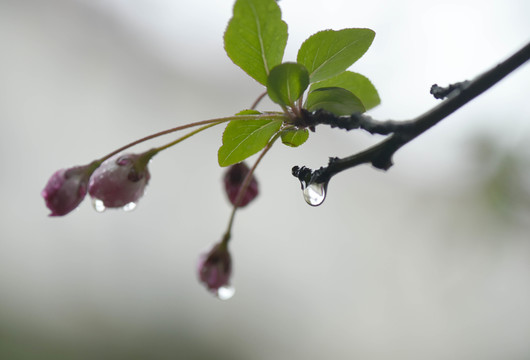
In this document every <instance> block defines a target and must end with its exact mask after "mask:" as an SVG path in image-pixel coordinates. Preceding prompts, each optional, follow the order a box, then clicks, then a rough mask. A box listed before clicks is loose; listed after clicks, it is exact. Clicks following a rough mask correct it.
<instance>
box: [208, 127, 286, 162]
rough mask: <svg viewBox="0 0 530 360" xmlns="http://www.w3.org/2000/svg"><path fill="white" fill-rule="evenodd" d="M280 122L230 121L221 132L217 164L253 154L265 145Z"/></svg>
mask: <svg viewBox="0 0 530 360" xmlns="http://www.w3.org/2000/svg"><path fill="white" fill-rule="evenodd" d="M282 123H283V122H282V121H281V120H277V119H257V120H232V121H230V122H229V123H228V125H227V126H226V129H225V131H224V133H223V145H222V146H221V147H220V148H219V151H218V153H217V158H218V161H219V165H221V166H228V165H232V164H236V163H238V162H240V161H243V160H245V159H246V158H247V157H249V156H251V155H254V154H255V153H257V152H258V151H260V150H261V149H263V148H264V147H265V145H267V143H268V142H269V140H270V139H271V137H272V136H273V135H274V134H275V133H277V132H278V130H280V127H281V126H282Z"/></svg>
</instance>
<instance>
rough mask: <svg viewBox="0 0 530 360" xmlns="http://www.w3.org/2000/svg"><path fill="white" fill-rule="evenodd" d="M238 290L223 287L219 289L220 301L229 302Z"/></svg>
mask: <svg viewBox="0 0 530 360" xmlns="http://www.w3.org/2000/svg"><path fill="white" fill-rule="evenodd" d="M235 293H236V289H235V288H234V287H233V286H221V287H220V288H219V289H217V294H216V295H217V298H218V299H219V300H228V299H230V298H232V296H234V294H235Z"/></svg>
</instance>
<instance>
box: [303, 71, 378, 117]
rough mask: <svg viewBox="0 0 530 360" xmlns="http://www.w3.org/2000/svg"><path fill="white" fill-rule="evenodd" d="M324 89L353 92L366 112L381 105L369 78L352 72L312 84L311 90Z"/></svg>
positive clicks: (345, 72)
mask: <svg viewBox="0 0 530 360" xmlns="http://www.w3.org/2000/svg"><path fill="white" fill-rule="evenodd" d="M324 87H341V88H344V89H346V90H349V91H351V92H352V93H353V94H354V95H355V96H357V97H358V98H359V99H360V100H361V102H362V103H363V105H364V107H365V109H366V110H369V109H372V108H374V107H375V106H377V105H379V104H380V103H381V99H380V98H379V94H378V93H377V90H376V89H375V87H374V85H372V83H371V82H370V80H368V78H367V77H365V76H363V75H361V74H357V73H354V72H351V71H344V72H343V73H340V74H339V75H337V76H335V77H332V78H331V79H327V80H323V81H320V82H318V83H316V84H312V85H311V88H310V90H311V91H312V90H316V89H319V88H324Z"/></svg>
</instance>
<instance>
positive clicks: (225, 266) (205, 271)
mask: <svg viewBox="0 0 530 360" xmlns="http://www.w3.org/2000/svg"><path fill="white" fill-rule="evenodd" d="M198 272H199V279H200V281H201V282H202V283H203V284H204V285H205V286H206V287H207V288H208V289H209V290H210V291H212V292H214V293H217V292H218V290H219V288H221V287H227V286H228V285H229V282H230V274H231V272H232V259H231V257H230V253H229V252H228V246H227V245H226V244H225V243H223V242H221V243H218V244H216V245H214V247H213V248H212V249H211V250H210V251H209V252H208V253H205V254H202V255H201V256H200V258H199V266H198Z"/></svg>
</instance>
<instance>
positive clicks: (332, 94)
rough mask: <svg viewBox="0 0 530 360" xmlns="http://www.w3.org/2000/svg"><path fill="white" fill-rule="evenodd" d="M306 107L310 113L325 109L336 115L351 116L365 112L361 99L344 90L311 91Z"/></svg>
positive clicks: (332, 88)
mask: <svg viewBox="0 0 530 360" xmlns="http://www.w3.org/2000/svg"><path fill="white" fill-rule="evenodd" d="M305 107H306V109H307V110H309V111H315V110H318V109H323V110H326V111H329V112H331V113H333V114H335V115H339V116H340V115H351V114H353V113H355V112H361V113H362V112H365V108H364V106H363V103H362V102H361V100H359V98H358V97H357V96H355V95H353V94H352V93H351V91H348V90H346V89H343V88H339V87H329V88H320V89H316V90H313V91H311V92H310V93H309V94H308V95H307V100H306V104H305Z"/></svg>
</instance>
